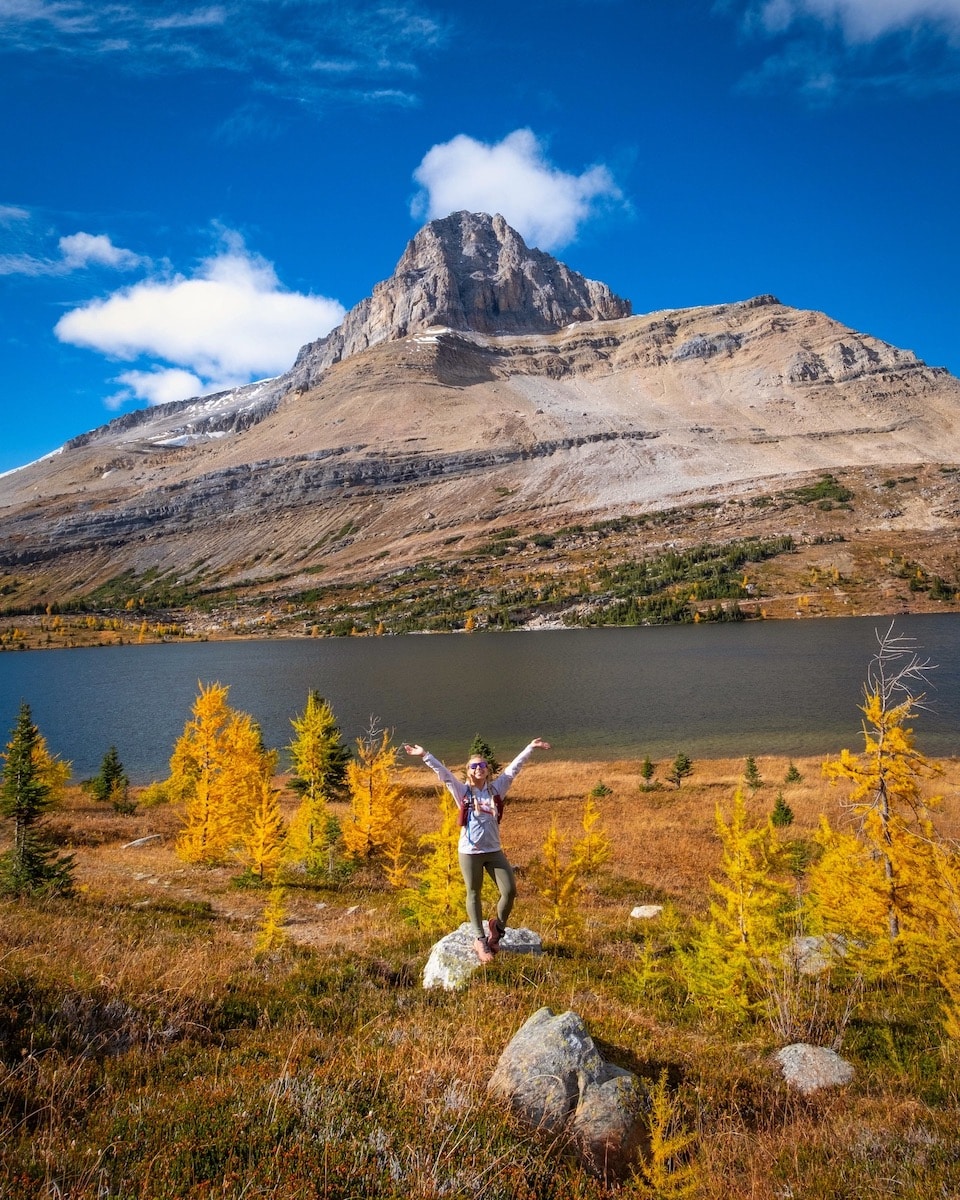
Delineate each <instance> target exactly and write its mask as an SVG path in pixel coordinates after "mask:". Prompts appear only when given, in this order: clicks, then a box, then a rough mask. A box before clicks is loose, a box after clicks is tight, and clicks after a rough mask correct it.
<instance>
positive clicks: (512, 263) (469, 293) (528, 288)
mask: <svg viewBox="0 0 960 1200" xmlns="http://www.w3.org/2000/svg"><path fill="white" fill-rule="evenodd" d="M630 313H631V307H630V302H629V300H622V299H621V298H620V297H619V296H615V295H614V294H613V292H611V290H610V289H609V288H608V287H607V285H606V284H604V283H597V282H596V281H595V280H593V279H585V278H584V277H583V276H582V275H579V274H578V273H577V272H576V271H571V270H570V268H569V267H567V266H565V265H564V264H563V263H561V262H558V261H557V260H556V259H555V258H552V257H551V256H550V255H549V254H544V253H543V251H542V250H531V249H530V247H529V246H527V244H526V243H525V242H524V240H523V238H522V237H521V236H520V234H519V233H517V231H516V230H515V229H512V228H511V227H510V226H509V225H508V224H507V222H506V221H505V220H504V218H503V217H501V216H500V215H499V214H496V215H495V216H492V217H491V216H489V215H488V214H487V213H471V212H457V213H451V214H450V216H448V217H443V218H442V219H440V220H436V221H431V222H430V223H429V224H427V225H425V226H424V227H423V228H422V229H421V230H420V231H419V233H417V235H416V236H415V237H414V238H413V239H412V240H411V241H410V242H409V243H408V245H407V248H406V250H405V251H404V253H403V256H402V257H401V259H400V261H399V262H398V263H397V266H396V269H395V271H394V272H393V274H392V275H391V276H390V278H389V279H385V280H384V281H383V282H381V283H378V284H377V285H376V287H375V288H374V289H373V292H372V294H371V295H370V296H368V297H367V298H366V299H365V300H361V302H360V303H359V304H358V305H357V306H356V307H355V308H353V309H351V310H350V312H348V313H347V315H346V317H344V319H343V322H342V323H341V324H340V325H338V326H337V328H336V329H334V330H332V331H331V332H330V333H328V334H327V336H326V337H324V338H321V339H320V340H319V341H316V342H311V343H310V344H309V345H307V346H304V347H303V349H302V350H301V351H300V354H299V356H298V358H297V362H296V364H295V366H294V369H293V374H294V377H295V386H298V387H304V386H307V387H309V386H310V385H311V384H312V383H314V382H315V381H316V379H317V378H318V376H319V375H320V373H321V372H323V371H325V370H326V369H327V367H330V366H332V365H333V364H334V363H337V362H340V361H341V359H344V358H348V357H349V356H350V355H353V354H357V353H359V352H360V351H362V350H367V349H369V347H370V346H375V345H377V344H378V343H379V342H386V341H394V340H396V339H398V338H403V337H407V336H408V335H409V334H411V333H416V332H418V331H422V330H424V329H428V328H430V327H432V326H440V327H443V328H447V329H457V330H463V331H469V332H473V333H483V334H490V335H496V334H525V333H526V334H529V333H552V332H553V331H555V330H557V329H562V328H563V327H564V326H565V325H569V324H571V323H572V322H574V321H609V320H616V319H617V318H620V317H629V316H630Z"/></svg>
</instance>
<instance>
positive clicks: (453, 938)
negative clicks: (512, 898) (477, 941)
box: [423, 921, 543, 992]
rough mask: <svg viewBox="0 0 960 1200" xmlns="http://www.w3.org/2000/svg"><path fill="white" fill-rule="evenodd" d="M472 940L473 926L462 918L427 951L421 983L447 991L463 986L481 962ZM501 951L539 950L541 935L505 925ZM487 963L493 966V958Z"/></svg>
mask: <svg viewBox="0 0 960 1200" xmlns="http://www.w3.org/2000/svg"><path fill="white" fill-rule="evenodd" d="M473 941H474V936H473V930H472V929H471V928H470V922H469V921H464V923H463V924H462V925H461V926H460V928H459V929H455V930H454V931H453V933H448V934H447V935H446V937H443V938H441V939H440V941H439V942H437V943H436V944H435V945H434V947H433V949H432V950H431V951H430V957H429V958H428V959H427V965H426V966H425V967H424V969H423V986H424V987H425V988H434V987H442V988H444V989H445V990H446V991H448V992H455V991H458V990H459V989H460V988H462V987H465V986H466V985H467V983H469V981H470V977H471V976H472V975H473V973H474V971H476V970H477V968H478V967H479V966H480V960H479V959H478V958H477V955H476V952H475V950H474V948H473ZM500 953H501V954H542V953H543V943H542V942H541V941H540V935H539V934H536V933H534V932H533V930H531V929H522V928H521V929H509V928H508V929H507V931H506V933H505V934H504V935H503V937H502V939H501V941H500ZM490 965H491V966H495V965H496V959H494V961H493V963H492V964H490Z"/></svg>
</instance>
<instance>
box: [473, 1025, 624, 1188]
mask: <svg viewBox="0 0 960 1200" xmlns="http://www.w3.org/2000/svg"><path fill="white" fill-rule="evenodd" d="M487 1091H488V1093H489V1094H490V1095H491V1096H494V1097H496V1098H498V1099H502V1100H505V1101H507V1102H508V1103H509V1105H510V1107H511V1108H512V1109H513V1111H514V1112H515V1113H516V1114H517V1116H519V1117H520V1119H521V1120H522V1121H523V1122H524V1123H525V1124H527V1125H529V1126H530V1127H531V1128H533V1129H537V1130H541V1131H543V1132H546V1133H548V1134H551V1135H554V1136H561V1135H562V1136H565V1137H568V1138H569V1139H570V1141H571V1144H572V1145H573V1146H574V1148H575V1149H576V1150H577V1152H578V1154H579V1157H580V1158H581V1161H582V1162H583V1163H584V1165H585V1166H587V1167H588V1168H589V1169H591V1170H592V1171H594V1172H595V1173H596V1174H599V1175H602V1176H604V1177H613V1178H619V1177H621V1176H622V1175H623V1174H625V1173H626V1171H627V1170H628V1169H629V1168H630V1166H631V1165H632V1164H633V1163H634V1162H635V1160H636V1157H637V1155H638V1152H639V1151H640V1148H641V1145H642V1143H643V1140H644V1136H645V1128H646V1127H645V1122H644V1121H643V1120H642V1116H643V1111H644V1109H645V1107H646V1103H645V1097H646V1093H645V1091H644V1089H643V1086H642V1084H641V1083H640V1081H639V1080H638V1079H637V1077H636V1076H634V1075H632V1074H630V1072H629V1071H624V1070H623V1069H622V1068H620V1067H616V1066H613V1065H612V1064H609V1063H607V1062H605V1061H604V1059H603V1058H602V1056H601V1054H600V1052H599V1051H598V1050H597V1048H596V1046H595V1045H594V1042H593V1039H592V1038H591V1036H590V1034H589V1032H588V1031H587V1028H586V1026H585V1025H584V1023H583V1021H582V1020H581V1018H580V1017H579V1016H578V1015H577V1014H576V1013H574V1012H565V1013H562V1014H561V1015H559V1016H555V1015H554V1014H553V1012H551V1010H550V1009H549V1008H541V1009H539V1010H538V1011H537V1012H535V1013H534V1014H533V1016H531V1017H530V1018H529V1019H528V1020H527V1021H526V1022H525V1024H524V1025H523V1026H522V1027H521V1028H520V1029H519V1030H518V1031H517V1033H516V1035H515V1036H514V1037H513V1039H512V1040H511V1041H510V1043H509V1044H508V1045H507V1047H506V1049H505V1050H504V1051H503V1053H502V1054H501V1056H500V1059H499V1061H498V1063H497V1066H496V1069H495V1070H494V1073H493V1075H492V1076H491V1078H490V1082H489V1083H488V1084H487Z"/></svg>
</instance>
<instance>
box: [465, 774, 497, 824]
mask: <svg viewBox="0 0 960 1200" xmlns="http://www.w3.org/2000/svg"><path fill="white" fill-rule="evenodd" d="M491 795H492V796H493V807H494V809H495V810H496V813H497V824H498V825H499V824H500V822H501V821H502V820H503V799H502V797H501V795H500V793H499V792H492V793H491ZM476 807H477V797H476V796H475V795H474V791H473V788H472V787H471V786H470V784H469V783H468V784H467V799H466V800H464V802H463V806H462V807H461V808H460V809H459V811H458V812H457V825H458V826H459V827H460V828H461V829H462V828H463V827H464V825H466V823H467V822H468V821H469V820H470V810H471V808H473V809H475V808H476Z"/></svg>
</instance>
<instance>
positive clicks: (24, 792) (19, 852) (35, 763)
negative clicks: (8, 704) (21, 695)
mask: <svg viewBox="0 0 960 1200" xmlns="http://www.w3.org/2000/svg"><path fill="white" fill-rule="evenodd" d="M2 757H3V760H4V763H3V778H2V783H0V815H2V816H4V817H6V818H8V819H9V820H10V821H12V822H13V845H12V846H11V848H10V849H9V850H8V851H7V852H6V853H5V854H3V855H0V891H2V892H4V893H6V894H8V895H16V896H22V895H36V894H41V893H52V894H61V895H63V894H67V893H69V892H70V891H71V890H72V873H73V859H72V857H71V856H70V855H61V854H59V853H58V852H57V850H56V848H55V847H54V846H53V845H52V844H51V843H50V841H49V839H48V838H47V837H46V836H45V833H44V829H43V819H44V817H45V815H46V814H47V813H48V812H49V811H50V810H51V809H52V808H54V807H55V806H56V805H57V804H58V803H59V801H60V799H61V798H62V794H63V788H64V787H65V785H66V782H67V780H68V779H69V777H70V767H69V764H68V763H63V762H61V761H60V760H59V759H56V758H54V757H53V756H52V755H51V754H50V752H49V751H48V750H47V746H46V742H45V740H44V738H43V736H42V734H41V733H40V731H39V729H38V728H37V726H36V725H35V724H34V723H33V716H32V714H31V712H30V706H29V705H28V704H26V703H23V704H21V705H20V711H19V714H18V716H17V723H16V725H15V726H14V728H13V730H12V731H11V736H10V741H9V742H8V743H7V748H6V750H5V751H4V753H3V755H2Z"/></svg>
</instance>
